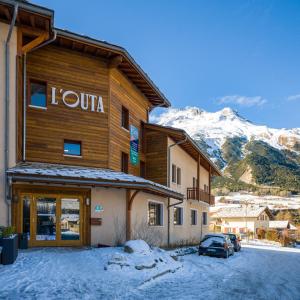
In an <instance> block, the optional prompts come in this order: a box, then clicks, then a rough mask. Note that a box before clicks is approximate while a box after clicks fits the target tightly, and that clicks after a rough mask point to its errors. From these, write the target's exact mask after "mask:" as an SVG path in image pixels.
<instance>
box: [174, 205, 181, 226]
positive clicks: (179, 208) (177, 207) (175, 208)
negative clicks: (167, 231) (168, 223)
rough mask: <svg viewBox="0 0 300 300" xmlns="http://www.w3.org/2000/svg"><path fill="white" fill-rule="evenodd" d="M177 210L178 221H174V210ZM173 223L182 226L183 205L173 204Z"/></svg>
mask: <svg viewBox="0 0 300 300" xmlns="http://www.w3.org/2000/svg"><path fill="white" fill-rule="evenodd" d="M177 209H178V210H179V211H180V213H179V214H178V215H179V221H180V222H179V223H178V222H177V221H176V222H175V210H177ZM176 215H177V213H176ZM173 224H174V225H175V226H182V225H183V207H181V206H174V209H173Z"/></svg>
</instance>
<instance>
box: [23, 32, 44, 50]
mask: <svg viewBox="0 0 300 300" xmlns="http://www.w3.org/2000/svg"><path fill="white" fill-rule="evenodd" d="M48 38H49V34H48V33H43V34H41V35H39V36H38V37H37V38H35V39H34V40H32V41H31V42H29V43H27V44H26V45H24V46H23V47H22V53H27V52H28V51H30V50H31V49H33V48H35V47H36V46H38V45H40V44H41V43H43V42H44V41H45V40H47V39H48Z"/></svg>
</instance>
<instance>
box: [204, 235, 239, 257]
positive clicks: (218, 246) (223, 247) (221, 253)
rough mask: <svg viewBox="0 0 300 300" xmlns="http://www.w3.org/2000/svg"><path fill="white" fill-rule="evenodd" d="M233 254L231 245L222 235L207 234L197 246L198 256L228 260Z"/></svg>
mask: <svg viewBox="0 0 300 300" xmlns="http://www.w3.org/2000/svg"><path fill="white" fill-rule="evenodd" d="M233 254H234V248H233V244H232V243H231V241H230V239H229V237H228V236H226V235H224V234H207V235H206V236H205V237H204V238H203V239H202V240H201V242H200V245H199V255H210V256H216V257H223V258H228V257H229V256H230V255H233Z"/></svg>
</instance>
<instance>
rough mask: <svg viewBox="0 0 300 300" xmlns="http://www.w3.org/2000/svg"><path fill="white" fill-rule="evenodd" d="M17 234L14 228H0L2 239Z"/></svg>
mask: <svg viewBox="0 0 300 300" xmlns="http://www.w3.org/2000/svg"><path fill="white" fill-rule="evenodd" d="M15 233H16V230H15V227H14V226H8V227H1V228H0V237H2V238H9V237H11V236H12V235H13V234H15Z"/></svg>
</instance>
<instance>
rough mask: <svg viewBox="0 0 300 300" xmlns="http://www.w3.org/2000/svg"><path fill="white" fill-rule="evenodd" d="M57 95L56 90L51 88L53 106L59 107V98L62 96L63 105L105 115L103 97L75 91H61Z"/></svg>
mask: <svg viewBox="0 0 300 300" xmlns="http://www.w3.org/2000/svg"><path fill="white" fill-rule="evenodd" d="M59 94H60V95H57V92H56V88H55V87H51V104H53V105H58V104H59V101H58V99H57V98H58V97H59V96H60V99H61V101H62V102H63V104H64V105H65V106H67V107H70V108H76V107H79V106H80V108H81V109H82V110H90V111H96V112H102V113H104V108H103V99H102V97H101V96H98V97H97V96H96V95H91V94H86V93H79V94H78V93H76V92H74V91H64V90H63V89H60V90H59Z"/></svg>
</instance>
